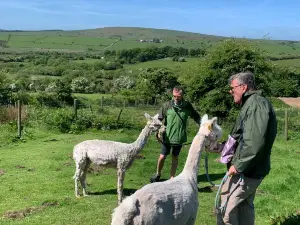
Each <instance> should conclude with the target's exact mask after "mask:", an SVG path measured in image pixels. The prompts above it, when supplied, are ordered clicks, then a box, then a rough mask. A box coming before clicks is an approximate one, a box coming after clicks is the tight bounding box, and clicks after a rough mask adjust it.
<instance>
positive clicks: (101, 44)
mask: <svg viewBox="0 0 300 225" xmlns="http://www.w3.org/2000/svg"><path fill="white" fill-rule="evenodd" d="M9 35H11V37H10V40H9V42H8V46H9V48H6V49H3V50H5V51H10V50H12V51H20V50H23V51H25V50H26V49H32V50H39V51H41V50H47V49H49V50H51V49H52V50H55V51H58V50H65V51H90V50H93V51H103V50H105V49H110V50H120V49H131V48H138V47H140V48H145V47H149V46H152V45H154V46H157V47H163V46H167V45H171V46H173V47H183V48H199V47H200V46H201V45H202V44H204V45H208V46H209V45H214V44H215V43H217V42H219V41H221V40H224V39H225V37H218V36H213V35H204V34H197V33H190V32H183V31H174V30H164V29H151V28H134V27H108V28H100V29H90V30H79V31H34V32H7V31H5V32H4V31H2V32H0V40H4V41H6V40H8V37H9ZM120 37H121V40H120ZM153 38H159V39H162V40H163V42H162V43H158V44H154V43H141V42H139V40H140V39H148V40H150V39H153ZM118 40H119V41H118ZM253 41H254V42H259V45H260V46H261V47H262V48H263V49H265V50H266V51H267V52H268V53H269V54H270V55H272V56H282V55H300V44H299V43H300V42H293V43H290V42H286V41H285V42H283V41H274V40H253Z"/></svg>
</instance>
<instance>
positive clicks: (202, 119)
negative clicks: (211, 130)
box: [201, 114, 208, 125]
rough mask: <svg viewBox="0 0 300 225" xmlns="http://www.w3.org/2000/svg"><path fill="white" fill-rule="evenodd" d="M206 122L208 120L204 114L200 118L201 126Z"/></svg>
mask: <svg viewBox="0 0 300 225" xmlns="http://www.w3.org/2000/svg"><path fill="white" fill-rule="evenodd" d="M207 120H208V115H207V114H205V115H204V116H202V118H201V125H202V124H204V123H205V122H206V121H207Z"/></svg>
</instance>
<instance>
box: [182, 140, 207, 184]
mask: <svg viewBox="0 0 300 225" xmlns="http://www.w3.org/2000/svg"><path fill="white" fill-rule="evenodd" d="M204 141H205V136H204V135H199V134H198V135H196V136H195V137H194V140H193V142H192V144H191V147H190V150H189V154H188V157H187V160H186V163H185V166H184V169H183V171H182V173H185V175H186V176H187V177H189V178H191V179H193V180H194V181H195V182H197V176H198V171H199V164H200V158H201V153H202V150H203V149H204Z"/></svg>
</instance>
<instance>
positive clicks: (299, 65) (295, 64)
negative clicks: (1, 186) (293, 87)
mask: <svg viewBox="0 0 300 225" xmlns="http://www.w3.org/2000/svg"><path fill="white" fill-rule="evenodd" d="M273 63H274V64H276V65H280V66H286V67H291V68H295V69H300V59H287V60H277V61H274V62H273Z"/></svg>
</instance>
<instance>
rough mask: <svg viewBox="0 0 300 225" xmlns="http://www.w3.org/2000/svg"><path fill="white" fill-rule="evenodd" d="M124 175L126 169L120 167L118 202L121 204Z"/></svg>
mask: <svg viewBox="0 0 300 225" xmlns="http://www.w3.org/2000/svg"><path fill="white" fill-rule="evenodd" d="M124 177H125V170H122V169H118V204H120V203H121V202H122V199H123V183H124Z"/></svg>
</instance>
